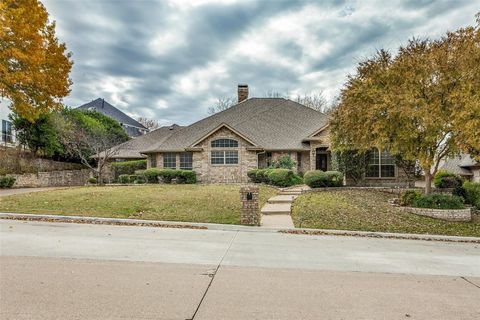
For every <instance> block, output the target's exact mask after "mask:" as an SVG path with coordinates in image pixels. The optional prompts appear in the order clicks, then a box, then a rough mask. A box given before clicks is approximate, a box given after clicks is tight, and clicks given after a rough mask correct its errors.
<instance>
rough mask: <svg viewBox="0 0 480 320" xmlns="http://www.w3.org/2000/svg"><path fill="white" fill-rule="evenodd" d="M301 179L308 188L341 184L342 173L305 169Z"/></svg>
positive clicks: (339, 185)
mask: <svg viewBox="0 0 480 320" xmlns="http://www.w3.org/2000/svg"><path fill="white" fill-rule="evenodd" d="M303 180H304V182H305V184H306V185H308V186H309V187H310V188H325V187H341V186H343V174H342V173H341V172H339V171H321V170H312V171H307V172H305V175H304V176H303Z"/></svg>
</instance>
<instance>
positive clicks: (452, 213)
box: [398, 207, 472, 221]
mask: <svg viewBox="0 0 480 320" xmlns="http://www.w3.org/2000/svg"><path fill="white" fill-rule="evenodd" d="M398 208H399V209H400V210H403V211H407V212H410V213H414V214H417V215H419V216H426V217H431V218H435V219H441V220H446V221H471V220H472V209H470V208H467V209H427V208H413V207H398Z"/></svg>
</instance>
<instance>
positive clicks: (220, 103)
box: [207, 97, 237, 115]
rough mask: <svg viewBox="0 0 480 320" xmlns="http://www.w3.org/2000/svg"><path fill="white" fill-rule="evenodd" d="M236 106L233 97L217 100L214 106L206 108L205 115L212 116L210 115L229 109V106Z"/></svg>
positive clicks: (235, 100)
mask: <svg viewBox="0 0 480 320" xmlns="http://www.w3.org/2000/svg"><path fill="white" fill-rule="evenodd" d="M236 104H237V99H236V98H233V97H223V98H219V99H218V100H217V102H216V103H215V105H213V106H212V107H209V108H208V110H207V113H208V114H209V115H212V114H215V113H217V112H221V111H224V110H227V109H228V108H230V107H231V106H234V105H236Z"/></svg>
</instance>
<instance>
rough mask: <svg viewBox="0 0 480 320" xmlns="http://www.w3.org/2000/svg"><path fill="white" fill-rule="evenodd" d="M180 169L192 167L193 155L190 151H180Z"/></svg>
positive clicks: (190, 168)
mask: <svg viewBox="0 0 480 320" xmlns="http://www.w3.org/2000/svg"><path fill="white" fill-rule="evenodd" d="M180 169H182V170H192V169H193V156H192V153H191V152H182V153H180Z"/></svg>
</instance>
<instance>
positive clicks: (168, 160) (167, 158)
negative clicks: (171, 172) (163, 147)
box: [163, 153, 177, 169]
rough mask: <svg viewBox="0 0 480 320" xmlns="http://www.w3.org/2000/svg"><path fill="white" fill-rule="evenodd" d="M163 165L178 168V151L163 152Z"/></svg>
mask: <svg viewBox="0 0 480 320" xmlns="http://www.w3.org/2000/svg"><path fill="white" fill-rule="evenodd" d="M163 167H164V168H170V169H176V168H177V154H176V153H164V154H163Z"/></svg>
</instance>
